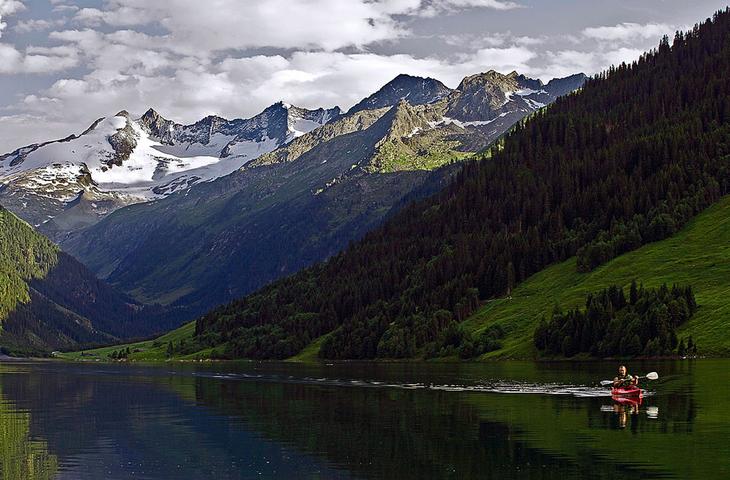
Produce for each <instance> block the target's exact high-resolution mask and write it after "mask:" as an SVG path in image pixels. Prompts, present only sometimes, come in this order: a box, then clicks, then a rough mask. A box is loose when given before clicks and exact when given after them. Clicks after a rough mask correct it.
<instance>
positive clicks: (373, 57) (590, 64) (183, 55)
mask: <svg viewBox="0 0 730 480" xmlns="http://www.w3.org/2000/svg"><path fill="white" fill-rule="evenodd" d="M726 3H727V1H712V0H693V1H691V2H690V1H687V0H626V1H624V0H206V1H200V0H159V1H158V0H82V1H67V0H0V153H3V152H8V151H10V150H13V149H14V148H16V147H19V146H21V145H25V144H28V143H31V142H35V141H42V140H50V139H55V138H59V137H64V136H66V135H68V134H70V133H78V132H79V131H81V130H83V129H84V128H85V127H87V126H88V125H89V124H90V123H91V122H92V121H93V120H94V119H95V118H97V117H100V116H104V115H113V114H114V113H116V112H117V111H119V110H122V109H126V110H128V111H130V112H131V113H134V114H141V113H142V112H144V111H145V110H146V109H147V108H148V107H153V108H155V109H156V110H158V111H159V112H160V113H161V114H162V115H164V116H165V117H167V118H171V119H173V120H177V121H180V122H184V123H190V122H194V121H195V120H198V119H199V118H201V117H203V116H205V115H208V114H218V115H222V116H224V117H228V118H235V117H249V116H252V115H254V114H256V113H258V112H259V111H261V110H262V109H263V108H265V107H266V106H268V105H270V104H272V103H274V102H276V101H278V100H285V101H287V102H290V103H293V104H296V105H300V106H303V107H309V108H316V107H319V106H325V107H331V106H334V105H340V106H341V107H342V108H345V109H346V108H348V107H350V106H351V105H353V104H354V103H356V102H357V101H358V100H360V99H361V98H363V97H365V96H367V95H368V94H370V93H372V92H373V91H375V90H377V89H378V88H379V87H380V86H382V85H383V84H384V83H385V82H387V81H388V80H390V79H391V78H393V77H394V76H395V75H397V74H398V73H410V74H413V75H422V76H431V77H435V78H438V79H440V80H441V81H443V82H444V83H446V84H447V85H448V86H450V87H455V86H456V85H457V84H458V83H459V80H461V78H462V77H463V76H465V75H467V74H472V73H476V72H480V71H486V70H489V69H495V70H498V71H501V72H504V73H509V72H510V71H512V70H517V71H518V72H520V73H524V74H526V75H528V76H532V77H538V78H541V79H543V80H544V81H547V80H549V79H551V78H553V77H560V76H565V75H569V74H572V73H576V72H581V71H582V72H585V73H587V74H592V73H596V72H598V71H600V70H602V69H603V68H605V67H607V66H609V65H611V64H614V63H620V62H621V61H630V60H632V59H635V58H637V57H638V56H639V55H640V53H641V52H642V51H644V50H646V49H648V48H651V47H652V46H654V45H655V44H656V43H657V42H658V40H659V39H660V38H661V36H662V35H664V34H665V33H666V34H669V35H670V36H671V35H672V34H673V32H674V31H676V30H677V29H685V28H687V27H690V26H691V25H693V24H694V23H695V22H697V21H701V20H703V19H705V18H706V17H708V16H710V15H711V14H712V13H713V12H714V11H715V10H717V9H719V8H723V7H724V6H725V5H726Z"/></svg>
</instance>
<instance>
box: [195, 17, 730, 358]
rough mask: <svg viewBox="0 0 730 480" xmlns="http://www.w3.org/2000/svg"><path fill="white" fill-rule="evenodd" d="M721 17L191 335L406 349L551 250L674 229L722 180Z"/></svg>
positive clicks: (729, 165)
mask: <svg viewBox="0 0 730 480" xmlns="http://www.w3.org/2000/svg"><path fill="white" fill-rule="evenodd" d="M729 32H730V9H729V10H726V11H724V12H721V13H718V14H717V15H716V16H715V17H714V18H713V20H708V21H707V22H705V23H704V24H702V25H700V26H698V27H697V28H695V29H694V30H692V31H691V32H689V33H687V34H678V35H677V36H676V37H675V39H674V43H673V45H672V46H670V44H669V41H668V39H666V38H665V39H664V40H663V41H662V42H661V44H660V45H659V47H658V48H657V49H656V50H654V51H652V52H649V53H647V54H644V55H643V56H642V57H641V58H640V59H639V60H638V61H637V62H635V63H634V64H632V65H620V66H618V67H615V68H611V69H610V70H609V71H608V72H606V73H604V74H601V75H599V76H598V77H596V78H593V79H590V80H589V81H588V82H586V84H585V86H584V87H583V89H582V90H581V91H580V92H579V93H578V94H576V95H570V96H567V97H561V98H559V99H558V100H557V101H556V102H555V103H554V104H552V105H551V106H550V107H548V108H547V109H544V110H541V111H540V112H539V113H537V114H536V115H534V116H532V117H531V118H530V119H529V120H528V121H527V122H525V123H524V124H521V125H520V124H518V126H517V127H516V128H515V129H514V130H513V131H512V132H511V133H510V134H508V135H507V136H506V137H505V139H504V141H503V142H502V143H501V144H500V147H499V148H492V149H491V158H490V160H489V161H481V162H467V163H466V164H465V166H464V169H463V171H462V173H461V174H460V175H459V177H458V179H457V180H456V181H455V182H454V183H453V184H452V185H450V186H449V187H448V188H447V189H445V190H444V191H443V192H441V193H439V194H437V195H435V196H434V197H432V198H430V199H428V200H425V201H422V202H419V203H417V204H415V205H413V206H410V207H408V208H405V209H403V210H402V211H401V212H400V213H398V214H397V215H395V216H394V217H393V218H391V219H390V220H389V221H388V222H386V224H385V225H383V226H382V227H381V228H379V229H376V230H375V231H373V232H370V233H369V234H368V235H366V236H365V237H364V238H363V240H362V241H360V242H357V243H354V244H353V245H351V246H350V247H349V248H348V249H347V250H346V251H345V252H343V253H341V254H339V255H337V256H335V257H333V258H332V259H331V260H329V261H328V262H326V263H324V264H321V265H317V266H315V267H313V268H310V269H307V270H305V271H303V272H300V273H298V274H297V275H294V276H292V277H290V278H287V279H283V280H280V281H278V282H275V283H274V284H272V285H270V286H268V287H266V288H264V289H262V290H261V291H259V292H257V293H256V294H254V295H250V296H248V297H246V298H243V299H241V300H239V301H236V302H233V303H231V304H229V305H227V306H225V307H220V308H218V309H216V310H214V311H212V312H211V313H209V314H207V315H205V316H204V317H202V318H201V319H199V320H198V322H197V333H198V335H199V338H200V342H201V345H217V344H222V343H224V344H226V345H227V346H228V349H229V350H228V352H229V354H230V355H232V356H236V357H257V358H270V357H279V358H281V357H287V356H290V355H293V354H294V353H296V352H298V351H300V350H301V349H302V348H303V347H304V346H305V345H306V344H307V343H308V342H309V341H311V340H314V339H316V338H318V337H320V336H322V335H328V336H327V338H326V340H323V341H322V349H321V354H322V355H323V356H325V357H328V358H373V357H407V356H412V355H415V354H417V353H418V352H422V351H424V350H425V349H427V348H429V346H433V345H434V344H438V343H439V342H447V341H449V337H448V334H447V333H443V332H448V331H450V329H451V328H452V327H453V326H454V325H455V324H456V323H457V322H460V321H463V320H464V319H466V318H467V317H468V316H469V315H470V314H471V313H472V312H474V311H475V309H476V308H477V307H478V306H479V304H480V301H483V300H487V299H491V298H494V297H497V296H501V295H504V294H509V293H510V292H511V291H512V290H513V288H514V287H515V285H516V284H518V283H519V282H521V281H522V280H524V279H525V278H527V277H528V276H530V275H532V274H534V273H536V272H538V271H540V270H542V269H543V268H545V267H546V266H548V265H550V264H552V263H555V262H558V261H562V260H565V259H567V258H569V257H571V256H573V255H577V257H578V259H577V265H578V267H579V268H581V270H590V269H592V268H595V267H596V266H597V265H600V264H601V263H604V262H606V261H607V260H610V259H611V258H612V257H615V256H617V255H620V254H622V253H624V252H626V251H630V250H633V249H635V248H637V247H639V246H640V245H642V244H645V243H649V242H652V241H657V240H661V239H663V238H666V237H668V236H670V235H672V234H673V233H674V232H676V231H677V230H678V229H679V228H680V227H681V226H682V225H684V224H685V223H686V222H687V221H689V219H691V218H692V217H693V216H694V215H695V214H697V213H698V212H700V211H702V210H703V209H704V208H706V207H707V206H709V205H711V204H712V203H713V202H716V201H717V200H718V199H719V198H720V197H721V196H722V195H724V194H727V193H729V192H730V150H728V144H727V138H729V135H730V77H728V76H727V75H726V73H725V72H727V71H728V69H729V68H730V45H728V43H727V42H726V41H725V40H726V38H727V36H728V33H729ZM477 98H479V97H478V96H477ZM639 99H640V100H639ZM479 105H484V102H479ZM451 108H454V109H456V111H459V112H463V109H461V108H460V105H459V103H458V102H456V103H454V104H452V107H451ZM463 114H465V113H462V115H463Z"/></svg>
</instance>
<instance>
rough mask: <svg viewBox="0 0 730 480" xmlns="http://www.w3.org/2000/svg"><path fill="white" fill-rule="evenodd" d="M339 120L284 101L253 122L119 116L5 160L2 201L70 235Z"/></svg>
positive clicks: (0, 176)
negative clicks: (189, 121) (122, 209)
mask: <svg viewBox="0 0 730 480" xmlns="http://www.w3.org/2000/svg"><path fill="white" fill-rule="evenodd" d="M339 115H340V109H339V108H338V107H335V108H332V109H328V110H325V109H321V108H320V109H317V110H306V109H303V108H299V107H295V106H291V105H288V104H285V103H282V102H279V103H277V104H274V105H272V106H270V107H268V108H267V109H266V110H264V111H263V112H261V113H260V114H258V115H256V116H254V117H252V118H249V119H235V120H226V119H224V118H221V117H216V116H209V117H206V118H204V119H202V120H200V121H198V122H196V123H194V124H192V125H182V124H179V123H176V122H173V121H170V120H167V119H165V118H163V117H162V116H160V115H159V114H158V113H157V112H155V111H154V110H152V109H150V110H148V111H147V112H146V113H145V114H144V115H142V116H141V117H139V118H133V117H132V116H130V115H129V113H127V112H126V111H121V112H119V113H118V114H116V115H115V116H112V117H105V118H101V119H98V120H97V121H95V122H94V123H93V124H92V125H91V126H90V127H89V128H88V129H87V130H86V131H84V132H83V133H81V134H79V135H72V136H69V137H67V138H65V139H62V140H57V141H51V142H45V143H40V144H34V145H29V146H26V147H22V148H19V149H17V150H15V151H14V152H11V153H9V154H6V155H2V156H0V184H1V186H0V201H1V202H2V203H3V204H4V205H7V206H8V207H9V208H11V209H13V210H16V211H17V210H24V211H26V213H27V215H24V216H25V217H26V219H27V220H29V221H30V222H31V223H33V224H34V225H36V226H42V225H44V224H45V223H47V222H48V221H49V220H50V219H51V218H57V217H60V218H58V219H57V220H56V221H55V222H54V223H63V224H64V227H63V228H61V230H67V229H70V230H73V229H74V226H76V227H82V226H85V225H87V224H89V223H94V221H95V220H96V219H98V217H101V216H104V215H106V214H107V213H109V212H110V211H112V210H114V209H116V208H119V207H120V206H123V205H128V204H132V203H137V202H141V201H148V200H153V199H156V198H160V197H163V196H166V195H169V194H171V193H173V192H175V191H178V190H180V189H184V188H188V187H190V186H191V185H193V184H195V183H198V182H203V181H210V180H214V179H216V178H219V177H221V176H224V175H228V174H230V173H231V172H234V171H235V170H237V169H239V168H240V167H241V166H243V165H244V164H246V163H248V162H250V161H251V160H254V159H256V158H258V157H259V156H261V155H262V154H265V153H268V152H270V151H272V150H274V149H276V148H278V147H280V146H282V145H285V144H287V143H288V142H290V141H291V140H293V139H295V138H297V137H300V136H302V135H304V134H306V133H308V132H310V131H311V130H313V129H315V128H317V127H319V126H321V125H324V124H325V123H327V122H329V121H331V120H332V119H334V118H336V117H338V116H339ZM29 205H30V206H29ZM82 205H83V207H84V208H81V206H82ZM80 210H84V211H83V212H81V211H80ZM46 233H51V232H46Z"/></svg>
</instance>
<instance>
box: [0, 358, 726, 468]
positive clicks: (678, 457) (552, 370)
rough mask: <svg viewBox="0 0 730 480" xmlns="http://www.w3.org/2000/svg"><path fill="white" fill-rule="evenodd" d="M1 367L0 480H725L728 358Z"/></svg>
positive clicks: (13, 364) (27, 364)
mask: <svg viewBox="0 0 730 480" xmlns="http://www.w3.org/2000/svg"><path fill="white" fill-rule="evenodd" d="M615 367H616V365H614V364H613V363H603V362H592V363H581V364H573V363H570V364H569V363H552V364H549V363H541V364H538V363H521V362H504V363H496V364H419V363H395V364H378V365H376V364H362V363H348V364H335V365H321V366H305V365H295V364H276V363H252V364H245V365H236V366H233V365H215V366H205V367H198V366H195V367H191V366H156V367H143V366H136V365H98V364H63V363H55V362H10V363H0V479H5V480H26V479H94V480H97V479H173V478H174V479H206V478H211V479H245V478H305V479H306V478H334V479H337V478H397V479H399V480H406V479H425V478H454V479H464V478H495V479H497V478H499V479H511V478H515V479H517V478H530V479H543V478H545V479H561V480H565V479H569V478H606V479H608V478H621V479H627V478H628V479H631V478H682V479H685V478H698V479H707V478H718V479H726V478H730V411H729V409H730V360H718V361H715V360H706V361H705V360H698V361H684V362H663V363H651V364H650V363H647V364H634V365H631V367H632V370H633V371H634V372H647V371H650V370H656V371H658V372H659V373H660V375H661V377H662V378H661V379H660V380H659V381H657V382H653V383H651V384H646V385H645V387H647V388H648V389H649V390H650V392H649V394H648V395H647V396H646V397H645V398H644V399H643V402H642V403H641V405H633V404H618V403H615V402H614V401H612V399H611V397H610V396H608V395H607V391H606V390H605V389H602V388H600V387H597V384H598V381H600V380H601V379H604V378H607V377H611V376H612V375H613V372H614V370H615Z"/></svg>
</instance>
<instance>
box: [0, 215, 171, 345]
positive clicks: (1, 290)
mask: <svg viewBox="0 0 730 480" xmlns="http://www.w3.org/2000/svg"><path fill="white" fill-rule="evenodd" d="M0 286H1V287H0V346H1V347H2V348H3V349H5V350H6V351H11V352H18V351H21V352H29V351H30V352H37V351H47V350H50V349H58V348H70V347H74V346H78V345H80V344H86V343H100V342H112V341H117V340H119V339H124V338H131V337H134V336H141V335H150V334H152V333H155V332H159V331H160V330H161V329H163V328H170V327H172V326H174V325H175V323H174V322H164V321H163V320H162V316H161V315H160V314H161V313H162V312H161V310H160V309H159V308H157V309H155V308H149V307H146V308H145V307H143V306H142V305H140V304H138V303H136V302H134V301H133V300H131V299H130V298H128V297H127V296H125V295H122V294H120V293H118V292H116V291H114V290H113V289H111V288H110V287H109V286H108V285H106V284H105V283H104V282H102V281H100V280H98V279H97V278H96V277H95V276H94V275H93V274H92V273H91V272H89V271H88V269H86V267H84V266H83V265H81V264H80V263H79V262H77V261H76V260H74V259H73V258H72V257H70V256H69V255H67V254H65V253H63V252H61V251H60V250H59V249H58V247H56V246H55V245H54V244H53V243H51V242H50V241H49V240H48V239H47V238H45V237H43V236H41V235H40V234H38V233H36V232H35V231H33V229H32V228H31V227H30V226H29V225H27V224H26V223H24V222H23V221H22V220H20V219H18V218H17V217H16V216H15V215H13V214H12V213H10V212H9V211H7V210H5V209H4V208H2V207H0ZM158 322H159V323H158Z"/></svg>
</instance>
